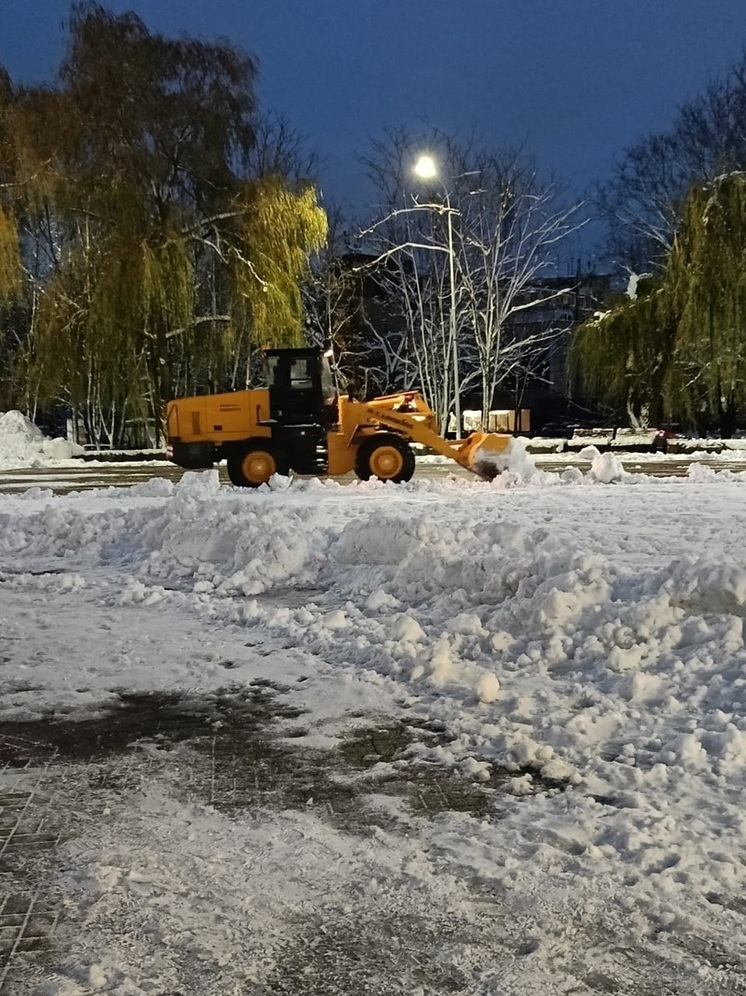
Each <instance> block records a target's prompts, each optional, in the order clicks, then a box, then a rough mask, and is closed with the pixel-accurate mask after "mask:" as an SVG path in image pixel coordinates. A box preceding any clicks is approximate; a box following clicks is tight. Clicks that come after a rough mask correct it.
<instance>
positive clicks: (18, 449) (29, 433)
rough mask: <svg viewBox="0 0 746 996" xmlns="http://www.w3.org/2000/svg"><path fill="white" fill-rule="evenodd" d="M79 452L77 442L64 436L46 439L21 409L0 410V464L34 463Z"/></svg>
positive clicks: (36, 465)
mask: <svg viewBox="0 0 746 996" xmlns="http://www.w3.org/2000/svg"><path fill="white" fill-rule="evenodd" d="M82 452H83V448H82V447H81V446H78V445H77V444H76V443H71V442H68V440H66V439H61V438H57V439H49V438H48V437H47V436H45V435H44V433H43V432H42V431H41V429H39V428H38V426H36V425H34V423H33V422H32V421H31V420H30V419H29V418H27V417H26V416H25V415H24V414H23V413H22V412H19V411H9V412H3V413H0V468H4V469H10V468H12V467H38V466H41V465H42V464H45V463H57V462H59V461H63V460H70V459H71V458H72V457H74V456H79V455H80V454H81V453H82Z"/></svg>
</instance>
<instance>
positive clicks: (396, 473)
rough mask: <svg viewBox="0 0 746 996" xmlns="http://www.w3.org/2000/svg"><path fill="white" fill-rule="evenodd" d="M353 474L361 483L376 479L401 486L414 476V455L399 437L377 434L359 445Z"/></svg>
mask: <svg viewBox="0 0 746 996" xmlns="http://www.w3.org/2000/svg"><path fill="white" fill-rule="evenodd" d="M355 473H356V474H357V476H358V477H359V478H360V480H361V481H367V480H370V478H371V477H377V478H378V479H379V481H393V482H394V484H401V483H402V482H403V481H409V480H411V478H412V474H414V453H413V452H412V450H411V449H410V447H409V443H408V442H407V441H406V440H405V439H402V438H401V436H396V435H394V433H393V432H377V433H376V434H375V435H374V436H370V437H369V438H368V439H366V440H364V441H363V442H362V443H361V444H360V446H359V448H358V451H357V453H356V454H355Z"/></svg>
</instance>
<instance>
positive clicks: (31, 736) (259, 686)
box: [0, 681, 558, 996]
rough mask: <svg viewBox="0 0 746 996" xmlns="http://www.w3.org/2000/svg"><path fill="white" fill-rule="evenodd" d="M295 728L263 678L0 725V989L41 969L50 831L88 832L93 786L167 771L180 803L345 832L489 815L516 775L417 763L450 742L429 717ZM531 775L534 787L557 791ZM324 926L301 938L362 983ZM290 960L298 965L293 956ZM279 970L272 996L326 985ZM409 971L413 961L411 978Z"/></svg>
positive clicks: (281, 689) (51, 914) (447, 982)
mask: <svg viewBox="0 0 746 996" xmlns="http://www.w3.org/2000/svg"><path fill="white" fill-rule="evenodd" d="M290 720H292V721H293V723H292V724H290V723H288V722H287V721H290ZM302 723H303V712H302V711H301V710H299V709H297V708H295V707H293V705H292V692H291V689H289V688H287V687H285V686H280V685H274V684H271V683H269V682H266V681H256V682H254V683H252V684H250V685H248V686H241V687H230V688H226V689H224V690H222V691H219V692H215V693H212V694H207V695H204V694H203V695H193V694H180V693H172V692H169V693H166V692H159V693H148V694H144V693H134V692H124V691H123V692H121V693H120V695H119V701H118V704H117V705H116V707H115V708H113V709H108V710H107V711H106V712H101V713H96V714H92V715H90V716H89V717H88V718H86V717H84V716H83V717H81V716H80V714H77V715H76V718H74V719H73V718H70V717H69V716H64V715H58V714H51V715H49V716H45V717H44V718H43V719H40V720H35V721H31V722H21V721H5V722H0V993H2V994H3V996H5V994H6V993H17V992H21V991H25V990H23V989H22V988H19V985H21V984H22V979H23V978H24V972H30V971H32V970H36V971H39V970H40V969H42V968H43V965H44V962H45V959H46V958H48V957H49V956H50V955H51V952H52V951H53V934H54V930H55V927H56V924H57V919H58V915H59V910H60V909H61V908H62V903H61V900H60V897H56V898H55V897H54V896H53V895H52V894H51V893H50V891H49V889H48V887H47V883H49V882H50V881H53V879H54V875H53V868H54V851H55V849H56V846H57V844H58V842H59V841H60V840H61V839H74V838H75V837H76V836H77V835H79V834H85V832H86V819H89V817H87V816H86V813H87V812H88V811H89V810H90V811H93V810H94V809H95V808H96V800H97V798H99V799H100V798H101V794H102V793H111V792H115V793H120V794H125V793H127V792H129V791H137V790H139V789H140V788H141V787H142V786H143V784H145V783H146V782H147V780H148V777H149V774H150V773H152V772H156V771H161V770H163V769H164V768H168V769H169V770H170V771H171V772H176V777H175V781H174V782H173V784H174V785H175V786H176V789H177V791H178V792H179V794H180V795H181V796H182V798H183V800H184V801H191V802H197V803H202V804H208V805H211V806H213V807H214V808H216V809H217V810H219V811H222V812H225V813H226V814H228V815H231V816H234V815H235V816H239V815H240V814H241V813H242V812H247V811H251V810H252V809H254V810H255V809H258V808H263V809H273V810H278V811H281V810H286V809H296V810H303V811H306V812H313V813H314V814H315V815H317V816H318V817H319V818H320V819H324V820H326V821H328V822H329V823H330V824H332V825H333V826H334V827H335V828H336V829H338V830H340V831H342V832H347V833H367V832H369V831H370V830H371V828H373V827H380V828H383V829H386V830H390V831H392V832H397V831H401V832H407V830H408V828H409V821H410V819H411V818H412V817H420V818H422V817H424V818H433V817H435V816H437V814H439V813H442V812H445V811H455V812H463V813H468V814H470V815H472V816H474V817H475V818H477V819H480V820H483V819H486V818H490V816H491V815H492V816H493V817H494V815H495V801H496V799H497V798H498V797H499V795H500V794H502V793H504V792H505V791H506V787H507V782H508V780H509V779H510V778H511V777H512V776H514V775H516V774H520V773H521V772H515V771H511V772H506V771H501V770H498V769H493V771H492V774H491V777H490V778H489V780H488V781H485V782H474V781H471V780H470V779H468V778H465V777H463V776H461V775H460V774H459V773H458V772H456V771H454V770H451V769H449V768H447V767H445V766H444V765H443V764H442V763H441V762H439V761H437V760H436V761H430V760H428V755H429V750H428V748H438V747H444V746H447V745H448V743H449V739H450V738H449V736H448V734H447V731H446V730H445V729H444V728H443V727H441V726H439V725H438V724H434V723H428V722H422V721H420V720H416V719H414V718H412V719H405V718H397V719H393V718H391V717H387V718H381V719H380V720H379V721H378V722H371V719H370V717H365V716H360V717H350V725H349V727H348V729H347V730H346V732H344V733H343V734H341V735H340V736H339V737H338V739H337V741H336V742H335V743H334V746H332V747H329V748H326V749H320V748H317V747H310V746H309V745H308V744H307V743H306V742H305V741H304V737H305V734H306V733H307V730H305V729H304V728H303V726H302ZM299 724H300V725H299ZM534 780H535V790H536V791H557V790H558V789H557V787H556V786H552V785H546V784H542V783H541V782H540V781H539V780H538V779H536V775H535V774H534ZM382 798H388V799H389V800H391V803H392V804H391V805H382V803H381V800H382ZM330 930H331V928H329V931H330ZM329 931H328V932H327V933H326V934H322V935H320V936H318V937H316V938H315V939H313V941H312V940H311V939H309V941H308V943H309V944H311V945H312V946H313V947H319V946H320V949H324V952H325V959H324V960H325V961H327V960H328V959H331V961H332V963H333V962H334V961H335V959H336V962H337V970H338V972H339V973H340V976H342V975H344V976H345V977H347V978H353V977H356V971H357V969H356V970H355V971H353V968H354V966H352V967H351V963H350V964H347V962H348V961H349V959H350V958H353V960H354V959H355V958H357V959H358V961H359V962H360V963H359V965H358V968H359V971H360V977H359V981H360V982H361V983H364V982H365V978H366V972H367V969H366V968H365V964H367V962H366V959H364V958H363V957H362V955H361V953H360V952H359V951H358V952H357V954H355V952H353V951H352V949H351V948H350V941H349V940H348V941H346V942H345V943H342V941H341V938H342V937H343V935H344V931H342V930H341V928H340V931H341V932H340V933H339V936H337V935H336V934H334V933H333V932H329ZM434 947H437V945H434ZM327 949H328V950H327ZM335 952H336V953H335ZM297 954H298V959H299V961H298V968H299V972H300V966H301V964H302V960H303V957H302V956H303V952H302V951H300V950H299V951H298V953H297ZM327 956H328V957H327ZM291 960H292V959H291ZM287 967H288V972H287V974H286V976H285V978H284V979H283V980H279V979H278V980H276V983H275V988H274V989H273V991H276V992H278V993H283V992H291V991H303V992H308V993H315V992H322V991H323V980H322V978H321V977H320V978H319V979H318V980H316V982H318V987H320V988H314V985H315V984H316V982H314V980H312V979H310V978H307V977H306V978H305V985H306V987H307V988H304V989H303V990H297V989H296V990H293V989H292V988H286V986H290V985H291V978H292V975H293V973H292V972H291V971H290V970H289V968H290V966H289V963H288V966H287ZM368 967H369V968H370V969H371V971H372V965H371V966H368ZM449 971H450V970H449ZM19 973H20V974H19ZM436 974H437V973H436ZM417 978H418V975H417V970H416V966H414V965H413V967H412V979H411V981H412V982H413V983H415V982H416V981H417ZM422 981H424V979H423V980H422ZM431 981H432V980H431ZM462 981H463V980H460V979H457V978H455V977H454V978H450V977H449V975H448V972H446V971H445V969H444V974H443V976H442V977H440V976H439V977H438V987H437V988H438V990H439V991H444V992H448V991H451V986H453V989H454V991H455V989H456V988H458V986H460V985H461V984H462ZM312 982H313V985H312ZM364 988H365V986H364V985H363V989H364ZM28 991H31V990H28Z"/></svg>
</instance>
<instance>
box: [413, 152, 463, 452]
mask: <svg viewBox="0 0 746 996" xmlns="http://www.w3.org/2000/svg"><path fill="white" fill-rule="evenodd" d="M414 172H415V173H416V174H417V176H419V177H421V178H422V179H423V180H433V179H437V177H438V169H437V166H436V165H435V161H434V159H433V158H432V157H431V156H420V158H419V159H418V160H417V162H416V163H415V166H414ZM440 185H441V187H442V188H443V193H444V195H445V199H446V206H445V208H444V209H443V208H438V206H436V205H432V207H433V209H435V210H438V209H439V210H440V211H441V213H442V212H443V211H445V214H446V218H447V222H448V224H447V233H448V278H449V283H450V288H451V313H450V336H451V347H452V350H453V389H454V399H455V400H454V414H455V416H456V438H457V439H460V438H461V380H460V377H459V370H458V342H457V341H456V274H455V270H456V267H455V262H454V260H455V253H454V250H453V214H454V212H455V211H456V209H455V208H452V207H451V198H450V196H449V194H448V189H447V188H446V186H445V184H444V183H442V182H441V184H440Z"/></svg>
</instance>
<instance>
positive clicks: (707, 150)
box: [598, 53, 746, 273]
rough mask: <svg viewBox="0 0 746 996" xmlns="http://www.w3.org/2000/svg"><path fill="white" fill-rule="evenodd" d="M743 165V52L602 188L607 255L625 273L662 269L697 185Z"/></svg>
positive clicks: (629, 155) (629, 152)
mask: <svg viewBox="0 0 746 996" xmlns="http://www.w3.org/2000/svg"><path fill="white" fill-rule="evenodd" d="M744 168H746V53H744V55H743V56H742V57H741V59H740V61H738V62H737V63H736V64H735V65H734V66H733V67H732V68H731V69H730V71H729V72H728V73H727V74H726V75H725V76H723V77H721V78H719V79H716V80H714V81H713V82H712V83H711V84H710V85H709V86H708V87H707V88H706V90H705V91H704V93H703V94H701V95H700V96H698V97H695V98H694V99H692V100H690V101H687V102H686V103H684V104H682V105H681V106H680V107H679V109H678V111H677V113H676V116H675V117H674V120H673V122H672V125H671V127H670V128H669V129H668V130H667V131H665V132H662V133H659V134H651V135H648V136H647V137H646V138H644V139H642V140H641V141H639V142H637V143H636V144H635V145H632V146H630V147H629V148H628V149H626V150H625V151H624V153H623V155H622V156H621V158H620V160H619V162H618V163H617V164H616V166H615V169H614V174H613V176H612V178H611V179H610V180H609V181H608V182H607V183H604V184H602V185H601V187H600V189H599V196H598V202H599V208H600V212H601V214H602V216H603V217H604V218H605V220H606V222H607V226H608V236H607V249H608V254H609V256H610V257H611V258H612V259H613V260H614V261H615V262H616V263H617V264H618V265H619V266H620V268H621V269H623V270H627V271H632V272H636V273H641V272H642V271H644V270H647V269H650V268H653V269H660V268H661V267H662V266H663V265H665V261H666V259H667V255H668V252H669V251H670V249H671V248H672V245H673V237H674V233H675V232H676V231H677V230H678V228H679V226H680V224H681V220H682V212H683V210H684V204H685V201H686V197H687V194H688V192H689V191H690V189H691V188H692V186H693V185H694V184H696V183H702V184H706V183H709V182H710V181H712V180H714V179H715V178H716V177H717V176H720V175H722V174H724V173H728V172H732V171H733V170H743V169H744Z"/></svg>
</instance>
